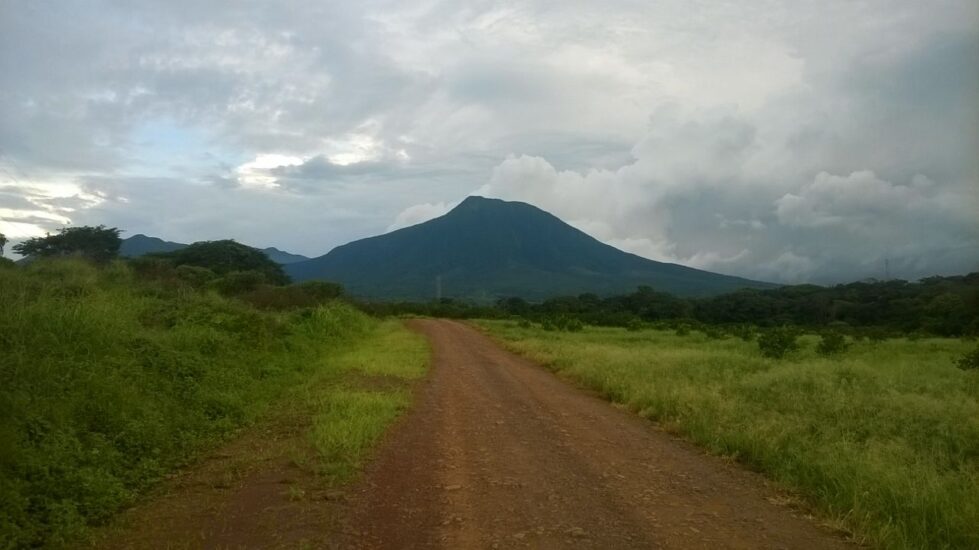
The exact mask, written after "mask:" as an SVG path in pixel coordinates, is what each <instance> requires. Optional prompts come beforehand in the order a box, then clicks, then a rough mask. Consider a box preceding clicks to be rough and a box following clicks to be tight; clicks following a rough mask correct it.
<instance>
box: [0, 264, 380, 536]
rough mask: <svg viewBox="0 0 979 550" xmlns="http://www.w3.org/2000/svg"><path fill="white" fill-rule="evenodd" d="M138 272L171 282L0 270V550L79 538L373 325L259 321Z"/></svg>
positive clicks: (333, 309) (352, 317)
mask: <svg viewBox="0 0 979 550" xmlns="http://www.w3.org/2000/svg"><path fill="white" fill-rule="evenodd" d="M137 265H140V266H143V267H148V268H149V269H147V270H146V271H144V274H145V273H146V272H153V273H155V274H157V275H159V274H161V273H162V272H163V271H165V269H172V268H168V267H167V268H164V269H162V270H161V264H159V263H158V262H143V263H139V262H137V263H136V264H135V265H134V264H133V263H130V262H126V263H122V262H119V263H116V264H109V265H107V266H106V267H104V268H97V267H95V266H94V265H93V264H90V263H88V262H83V261H78V260H39V261H36V262H34V263H32V264H31V265H30V266H28V267H27V268H24V269H9V270H8V269H0V304H3V305H2V306H0V357H2V359H0V380H2V381H3V382H2V383H0V548H27V547H37V546H44V545H53V546H59V545H61V544H63V543H65V541H69V540H71V539H73V538H75V537H77V535H78V533H79V531H81V530H83V529H84V527H85V526H86V525H88V524H92V523H98V522H101V521H103V520H104V519H106V518H107V517H108V516H109V515H110V514H112V513H113V512H115V511H116V510H118V509H119V508H120V507H122V506H125V505H127V504H129V503H131V502H133V499H134V498H135V496H136V495H138V494H139V493H140V492H141V491H142V490H144V489H145V488H147V487H148V486H150V485H152V484H153V483H155V482H157V481H158V480H159V479H161V478H162V477H163V476H164V475H165V474H166V473H167V472H169V471H171V470H173V469H174V468H175V467H177V466H179V465H181V464H183V463H185V462H186V461H187V460H188V459H190V458H191V457H192V456H193V455H194V454H195V453H198V452H200V451H201V450H203V449H205V448H207V447H209V446H211V445H213V444H214V443H215V442H216V441H218V440H219V439H221V438H222V437H225V436H226V435H227V434H229V433H231V432H232V431H233V430H234V429H235V428H236V427H238V426H240V425H241V424H243V423H246V422H248V421H250V420H251V419H253V418H255V417H256V416H257V415H258V414H260V413H261V412H262V410H263V408H264V407H265V406H267V404H268V403H270V402H271V401H272V400H273V399H275V398H276V397H277V396H278V395H279V394H280V393H281V392H282V391H283V389H284V388H286V387H288V386H290V385H292V384H295V383H296V382H298V381H300V380H302V379H303V378H304V377H305V376H306V374H304V373H308V370H309V369H311V368H317V367H316V366H317V365H320V364H322V359H323V357H324V355H325V354H327V353H329V352H330V351H332V350H334V349H336V348H337V347H338V346H339V345H341V344H343V343H345V342H347V341H352V340H353V339H357V338H361V337H362V335H363V334H365V333H366V332H367V331H368V330H369V329H370V327H372V326H374V323H375V321H373V320H372V319H370V318H368V317H367V316H365V315H364V314H362V313H360V312H358V311H356V310H355V309H353V308H352V307H351V306H349V305H346V304H343V303H339V302H333V303H329V304H327V305H323V306H319V307H315V308H312V309H307V310H305V311H304V312H290V313H280V312H266V311H260V310H257V309H255V308H254V307H251V306H250V305H248V304H246V303H244V302H242V301H239V300H233V299H228V298H224V297H222V296H220V295H218V294H216V293H214V292H206V291H198V290H195V289H194V288H192V287H190V286H189V285H185V284H182V283H180V284H178V285H176V286H174V285H169V284H156V283H153V282H152V281H150V280H148V279H145V278H142V277H140V278H134V276H133V274H132V271H133V270H136V269H137V267H136V266H137ZM130 266H132V267H130ZM185 273H186V271H185ZM193 273H195V275H199V274H200V272H193ZM165 280H167V281H169V280H170V279H169V278H165Z"/></svg>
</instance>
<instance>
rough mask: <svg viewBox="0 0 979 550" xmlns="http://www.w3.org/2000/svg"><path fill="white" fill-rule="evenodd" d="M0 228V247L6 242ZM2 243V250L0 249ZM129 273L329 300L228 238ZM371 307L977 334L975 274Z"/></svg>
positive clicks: (113, 252) (80, 242)
mask: <svg viewBox="0 0 979 550" xmlns="http://www.w3.org/2000/svg"><path fill="white" fill-rule="evenodd" d="M119 233H120V230H119V229H117V228H114V227H105V226H97V227H89V226H82V227H66V228H63V229H61V230H60V231H59V232H58V233H56V234H53V235H47V236H45V237H34V238H31V239H28V240H26V241H24V242H22V243H20V244H18V245H15V246H14V251H15V252H17V253H19V254H21V255H23V256H25V257H31V258H43V257H59V256H81V257H84V258H88V259H90V260H93V261H96V262H106V261H109V260H111V259H113V258H115V257H117V256H118V253H119V247H120V245H121V242H122V240H121V239H120V237H119ZM6 242H7V241H6V239H5V238H3V236H2V235H0V247H2V246H3V245H5V244H6ZM0 250H2V248H0ZM130 261H131V262H132V264H133V267H134V268H135V270H136V271H137V272H138V273H141V274H143V275H144V276H147V277H153V278H157V279H168V280H171V281H173V282H175V283H182V284H191V285H196V286H202V285H210V286H212V287H214V288H215V289H217V290H219V291H221V292H222V293H224V294H229V295H238V296H243V297H246V298H248V299H250V300H252V301H253V302H254V303H255V304H256V305H260V306H263V307H292V306H295V305H301V304H304V303H307V302H308V301H314V302H315V301H319V300H321V299H328V298H335V297H337V296H340V295H341V294H342V292H343V290H342V288H341V287H340V286H339V285H337V284H335V283H328V282H307V283H303V284H300V285H290V284H289V283H290V281H289V278H288V276H287V275H286V274H285V272H284V271H283V269H282V266H281V265H279V264H277V263H275V262H273V261H272V260H270V259H269V258H268V256H266V255H265V254H264V253H263V252H262V251H260V250H257V249H254V248H251V247H249V246H246V245H243V244H240V243H237V242H235V241H232V240H221V241H201V242H197V243H194V244H192V245H190V246H188V247H187V248H184V249H181V250H177V251H174V252H167V253H157V254H148V255H146V256H143V257H140V258H135V259H132V260H130ZM357 305H359V307H361V308H362V309H363V310H365V311H367V312H370V313H374V314H378V315H387V314H415V315H418V314H420V315H431V316H438V317H450V318H503V317H509V318H523V319H526V320H528V321H532V322H537V323H541V324H542V325H544V326H556V327H558V328H562V327H572V328H573V327H575V326H578V325H581V324H588V325H598V326H622V327H633V328H634V327H637V326H640V325H642V324H659V325H662V326H667V327H671V328H676V327H680V326H696V325H708V326H726V327H738V326H741V325H750V326H756V327H763V328H764V327H778V326H797V327H807V328H833V329H837V330H839V331H847V330H851V329H866V328H875V329H879V330H884V331H887V332H890V333H900V334H933V335H939V336H975V335H979V272H976V273H970V274H968V275H960V276H950V277H939V276H936V277H928V278H925V279H921V280H919V281H904V280H889V281H861V282H854V283H849V284H840V285H835V286H818V285H809V284H804V285H788V286H782V287H778V288H774V289H767V290H755V289H745V290H740V291H736V292H731V293H727V294H722V295H719V296H713V297H708V298H683V297H679V296H675V295H673V294H669V293H666V292H660V291H657V290H655V289H654V288H652V287H649V286H641V287H639V288H638V289H636V290H635V291H634V292H632V293H629V294H622V295H616V296H604V297H603V296H599V295H597V294H592V293H585V294H579V295H576V296H558V297H554V298H550V299H547V300H544V301H542V302H529V301H527V300H524V299H523V298H519V297H508V298H500V299H499V300H497V301H496V302H495V304H492V305H479V304H474V303H469V302H465V301H459V300H454V299H442V300H437V301H432V302H371V301H359V302H357Z"/></svg>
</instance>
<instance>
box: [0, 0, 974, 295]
mask: <svg viewBox="0 0 979 550" xmlns="http://www.w3.org/2000/svg"><path fill="white" fill-rule="evenodd" d="M977 17H979V8H977V6H976V3H975V2H974V0H935V1H934V2H929V3H927V4H924V3H922V2H920V1H917V0H870V1H867V2H847V1H843V0H840V1H830V2H826V1H817V0H793V1H777V2H765V3H760V4H757V5H756V4H752V3H744V2H742V3H729V2H713V3H711V2H707V3H705V2H700V3H690V2H686V1H683V0H664V1H660V2H655V3H649V2H646V3H635V2H631V1H620V0H610V1H608V2H602V3H580V2H568V3H554V2H549V1H544V0H540V1H538V0H530V1H526V2H503V3H492V4H485V3H478V2H454V3H445V2H424V1H421V2H419V1H407V2H403V1H397V2H396V1H394V0H378V1H376V2H374V1H372V2H360V3H357V2H354V3H349V2H347V3H345V2H325V3H324V2H313V1H304V0H297V1H295V2H290V4H289V9H287V10H282V9H277V4H275V3H273V2H267V1H262V0H246V1H241V2H238V1H235V2H230V1H227V0H225V1H216V2H206V3H201V2H192V1H190V0H170V1H167V2H163V1H157V0H139V1H138V2H133V3H130V4H127V5H126V6H125V7H122V6H121V5H119V4H115V3H108V4H104V5H101V4H100V6H99V9H90V6H88V5H87V4H85V3H84V2H76V1H73V0H69V1H67V2H63V3H59V4H57V5H52V6H46V7H40V8H39V7H37V6H35V5H34V3H30V2H21V3H11V4H10V5H9V6H5V7H4V16H3V17H2V18H0V96H2V97H3V101H2V102H0V155H2V158H3V161H4V166H7V165H8V164H9V166H10V168H11V171H12V172H13V173H14V174H15V175H16V180H19V181H18V182H17V183H18V185H17V186H16V189H13V188H11V189H8V190H7V191H3V190H0V208H3V209H4V210H3V212H4V214H3V220H0V223H6V224H8V225H5V226H4V227H14V226H12V225H10V224H20V225H17V226H16V228H14V229H16V231H18V232H20V233H25V231H26V232H30V231H35V232H36V231H43V230H52V229H56V228H57V227H58V226H59V225H61V223H62V222H63V221H65V220H70V221H71V222H72V223H85V222H94V223H106V224H109V225H119V226H122V227H124V228H126V229H130V230H132V231H141V232H151V233H156V234H158V235H160V236H162V237H167V238H173V239H182V240H188V239H194V238H203V237H204V236H205V235H206V236H207V237H211V238H214V237H218V236H221V235H232V234H235V235H239V236H240V235H241V234H242V233H244V234H245V235H248V236H250V238H251V241H250V242H257V240H256V238H259V239H262V240H263V242H268V243H269V244H275V245H276V246H280V247H283V248H287V249H293V250H297V251H302V252H305V253H313V254H315V253H319V252H325V251H326V250H328V249H330V248H331V247H333V246H335V245H338V244H342V243H343V242H344V241H346V240H349V239H350V238H354V237H360V236H367V235H369V234H373V233H379V232H381V231H383V230H384V229H385V228H386V227H388V226H390V227H400V226H404V225H407V224H410V223H417V222H418V221H422V220H423V219H425V218H426V217H427V216H434V215H437V213H439V212H442V211H443V210H444V209H445V208H448V205H450V204H451V203H453V202H454V201H458V200H459V199H460V198H461V197H463V196H465V195H467V194H469V193H470V192H472V191H473V190H477V189H481V190H480V191H479V192H481V193H483V194H491V195H494V196H498V197H502V198H515V199H520V200H526V201H528V202H532V203H535V204H538V205H540V206H543V207H545V208H547V209H549V210H551V211H553V212H554V213H555V214H556V215H558V216H560V217H562V218H564V219H567V220H570V221H571V222H572V223H573V224H575V225H576V226H578V227H580V228H583V229H585V230H587V231H589V232H591V233H593V234H595V235H596V236H597V237H598V238H600V239H602V240H604V241H606V242H609V243H613V244H617V245H618V246H621V247H623V248H625V249H628V250H630V251H634V252H636V253H640V254H642V255H645V256H648V257H652V258H656V259H666V260H673V261H679V262H685V263H689V264H691V265H698V266H700V267H705V268H709V269H718V270H723V271H725V272H730V273H735V274H740V275H747V276H758V277H770V276H777V277H780V278H782V280H806V279H812V280H818V281H836V280H846V279H853V278H858V277H862V276H866V275H869V274H874V273H872V272H873V269H875V267H873V266H874V265H876V264H877V263H879V262H878V260H879V258H880V256H881V255H884V254H886V255H889V256H890V257H895V260H894V261H893V262H892V266H894V271H895V272H896V273H897V274H899V275H901V276H907V277H912V276H917V275H922V274H928V273H930V272H955V271H961V270H966V269H972V268H975V267H977V266H976V263H977V262H976V258H977V257H979V244H977V242H979V235H977V227H976V225H977V224H976V222H975V221H974V220H971V219H970V218H969V214H968V212H969V209H970V208H972V209H973V210H972V211H973V212H974V211H975V207H976V199H975V196H976V193H977V191H976V189H977V187H979V184H977V181H979V157H977V156H976V154H975V151H976V150H979V130H977V129H979V104H977V103H976V101H975V98H976V97H979V68H977V67H979V63H977V57H979V54H977V51H979V29H977V28H976V25H975V22H976V21H977V20H979V19H977ZM161 121H163V122H161ZM8 161H9V162H8ZM50 182H58V183H59V184H65V185H73V186H75V187H77V188H80V189H82V191H83V192H84V193H87V194H88V196H83V194H81V193H77V192H71V193H69V194H68V195H67V196H64V197H48V196H45V195H43V194H41V193H37V192H36V191H31V190H30V188H36V187H37V186H38V185H43V184H46V183H50ZM243 188H244V189H243ZM258 191H260V192H258ZM173 197H179V199H180V200H179V203H177V202H174V201H173V200H171V199H172V198H173ZM99 201H103V202H99ZM125 201H128V202H125ZM38 203H40V204H42V205H43V206H38ZM413 204H418V205H420V206H418V207H411V205H413ZM406 208H407V210H406ZM38 212H41V213H44V216H48V217H44V216H41V215H37V213H38ZM399 212H401V214H399ZM235 216H241V218H238V217H235ZM891 218H896V219H897V220H898V221H895V222H892V221H889V220H890V219H891ZM15 220H18V221H15ZM392 220H395V222H394V224H393V225H391V221H392ZM259 221H260V223H259ZM260 226H264V228H263V227H260ZM25 227H28V228H29V229H24V228H25ZM311 227H316V228H317V230H311V229H310V228H311ZM12 230H13V229H12ZM266 239H267V241H266ZM745 250H747V251H748V253H747V254H742V252H743V251H745ZM898 256H900V258H901V259H900V260H898V259H896V257H898ZM780 258H781V260H780ZM799 258H802V260H800V259H799ZM765 266H770V268H767V267H765ZM773 273H774V274H775V275H772V274H773ZM792 277H796V278H797V279H791V278H792Z"/></svg>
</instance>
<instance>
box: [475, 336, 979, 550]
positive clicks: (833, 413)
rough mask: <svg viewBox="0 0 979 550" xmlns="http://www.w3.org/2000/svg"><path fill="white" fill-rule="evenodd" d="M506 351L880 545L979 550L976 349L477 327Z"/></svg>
mask: <svg viewBox="0 0 979 550" xmlns="http://www.w3.org/2000/svg"><path fill="white" fill-rule="evenodd" d="M479 324H480V325H481V326H483V327H484V328H485V329H487V330H488V331H489V332H491V333H492V334H494V335H495V336H497V337H498V338H499V339H500V340H501V341H503V342H504V343H505V344H506V345H507V346H508V347H509V348H511V349H513V350H515V351H517V352H519V353H521V354H524V355H526V356H528V357H531V358H533V359H535V360H538V361H540V362H542V363H544V364H546V365H548V366H549V367H550V368H552V369H553V370H555V371H557V372H558V373H560V374H561V375H562V376H565V377H567V378H569V379H571V380H573V381H575V382H577V383H579V384H581V385H583V386H586V387H589V388H592V389H595V390H597V391H599V392H601V393H603V394H604V395H605V396H606V397H607V398H608V399H610V400H612V401H615V402H619V403H623V404H626V405H628V406H629V407H630V408H631V409H632V410H634V411H636V412H637V413H638V414H640V415H642V416H644V417H647V418H650V419H655V420H657V421H659V422H661V423H662V424H663V425H664V426H666V427H667V428H669V429H671V430H674V431H676V432H678V433H682V434H684V435H686V436H687V437H689V438H690V439H692V440H693V441H695V442H697V443H699V444H701V445H703V446H705V447H707V448H708V449H710V450H711V451H712V452H714V453H717V454H720V455H725V456H733V457H735V458H737V459H738V460H739V461H741V462H743V463H745V464H748V465H749V466H751V467H752V468H755V469H758V470H760V471H763V472H765V473H767V474H768V475H769V476H770V477H772V478H774V479H776V480H777V481H779V482H780V483H781V484H782V485H783V486H785V487H788V488H791V489H793V490H795V491H797V492H798V493H800V494H801V495H803V496H804V497H805V499H806V500H808V501H809V502H810V503H811V504H812V505H813V506H815V507H816V508H817V509H819V510H821V511H822V513H823V514H825V515H826V516H828V517H830V518H833V520H835V521H836V522H838V524H839V525H840V526H842V527H845V528H846V529H849V530H851V531H852V532H854V533H855V534H856V535H857V536H858V537H861V538H864V539H865V540H867V541H869V542H871V543H873V544H875V545H877V546H880V547H886V548H979V528H977V526H979V372H975V371H973V372H966V371H962V370H959V369H958V368H956V367H955V366H954V359H955V358H956V357H958V356H961V355H962V354H964V353H965V352H966V351H968V350H971V349H973V348H974V347H975V346H976V344H975V343H974V342H973V343H967V342H962V341H959V340H951V339H937V338H936V339H921V340H917V341H909V340H906V339H891V340H886V341H884V342H879V343H871V342H860V343H854V344H853V346H852V347H851V348H850V350H849V351H847V352H846V353H845V354H844V355H843V356H842V357H840V358H836V359H827V358H822V357H819V356H818V355H817V354H816V353H815V352H814V347H815V342H816V338H815V337H813V336H809V337H804V338H803V348H802V350H801V351H798V352H796V353H794V354H793V355H791V356H790V357H789V358H786V359H783V360H771V359H765V358H763V357H761V355H760V353H759V351H758V348H757V345H756V344H755V343H754V342H745V341H742V340H739V339H735V338H727V339H708V338H707V337H706V336H705V335H703V334H701V333H699V332H692V333H690V334H689V335H687V336H677V335H675V334H674V333H672V332H665V331H654V330H642V331H635V332H630V331H626V330H624V329H606V328H591V327H589V328H586V329H585V330H583V331H581V332H575V333H570V332H553V331H543V330H541V329H539V328H533V327H531V328H521V327H520V326H518V324H517V323H515V322H510V321H481V322H479Z"/></svg>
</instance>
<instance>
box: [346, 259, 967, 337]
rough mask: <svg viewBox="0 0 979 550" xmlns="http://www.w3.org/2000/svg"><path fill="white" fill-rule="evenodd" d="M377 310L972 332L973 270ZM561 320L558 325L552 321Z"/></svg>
mask: <svg viewBox="0 0 979 550" xmlns="http://www.w3.org/2000/svg"><path fill="white" fill-rule="evenodd" d="M363 307H365V308H366V309H369V310H372V311H374V312H377V313H393V314H423V315H432V316H441V317H454V318H477V317H481V318H502V317H516V318H523V319H526V320H528V321H532V322H537V323H541V324H543V325H545V326H546V325H549V324H551V325H553V324H561V323H567V322H569V320H575V321H577V322H580V323H583V324H588V325H597V326H620V327H636V326H639V325H642V324H654V325H658V326H664V327H668V328H676V327H679V326H683V325H686V326H694V327H695V326H697V325H708V326H727V327H738V326H741V325H751V326H756V327H763V328H765V327H777V326H798V327H807V328H832V329H837V330H839V331H844V332H845V331H847V330H849V329H856V328H862V329H867V328H875V329H879V330H883V331H886V332H888V333H898V334H915V333H920V334H933V335H940V336H966V335H979V272H977V273H970V274H968V275H961V276H951V277H929V278H926V279H922V280H920V281H915V282H911V281H903V280H892V281H862V282H855V283H849V284H840V285H836V286H827V287H824V286H817V285H808V284H807V285H790V286H783V287H779V288H775V289H768V290H754V289H745V290H740V291H736V292H731V293H728V294H722V295H719V296H713V297H709V298H683V297H679V296H675V295H673V294H669V293H666V292H658V291H656V290H654V289H653V288H651V287H648V286H643V287H639V288H638V289H637V290H636V291H635V292H632V293H629V294H623V295H616V296H607V297H601V296H598V295H596V294H590V293H589V294H580V295H577V296H559V297H555V298H551V299H548V300H544V301H542V302H537V303H533V302H528V301H527V300H524V299H522V298H518V297H511V298H501V299H499V300H497V301H496V303H495V304H494V305H491V306H482V305H476V304H469V303H466V302H460V301H456V300H452V299H443V300H441V301H437V302H430V303H408V302H401V303H366V304H363ZM559 328H560V327H559Z"/></svg>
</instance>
